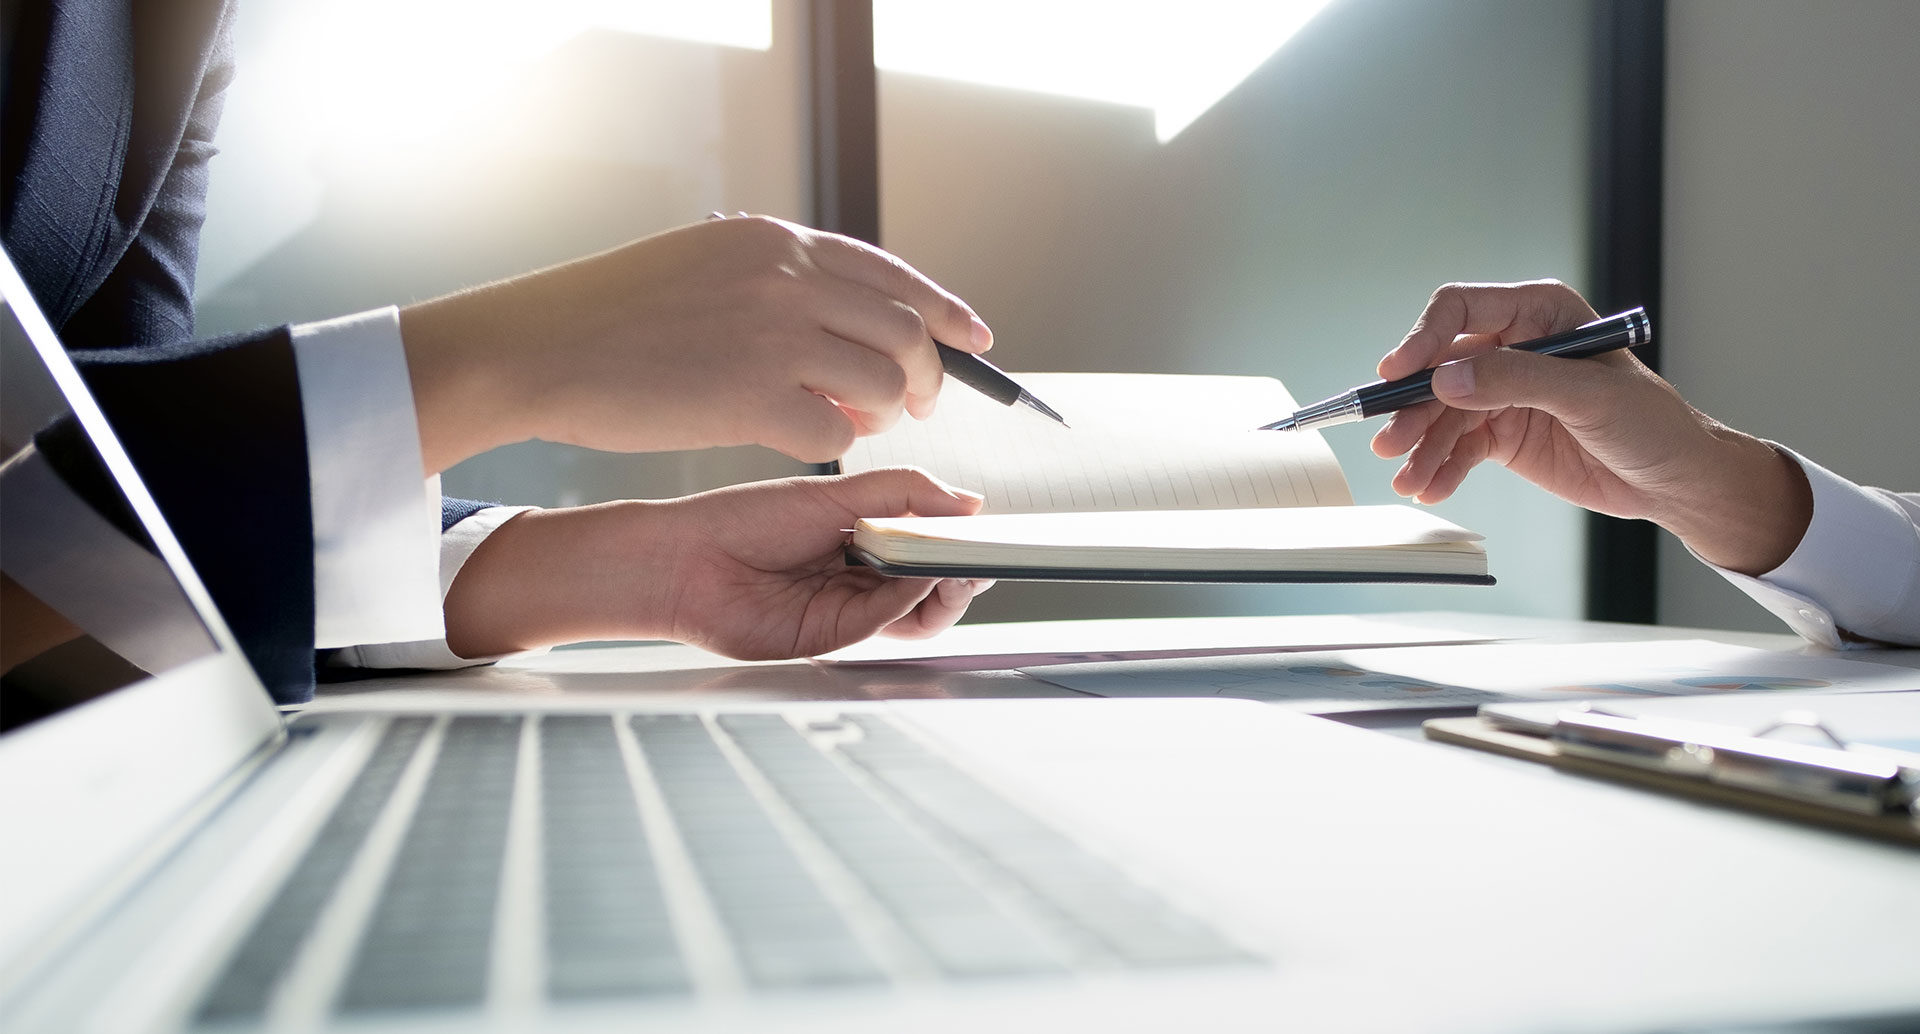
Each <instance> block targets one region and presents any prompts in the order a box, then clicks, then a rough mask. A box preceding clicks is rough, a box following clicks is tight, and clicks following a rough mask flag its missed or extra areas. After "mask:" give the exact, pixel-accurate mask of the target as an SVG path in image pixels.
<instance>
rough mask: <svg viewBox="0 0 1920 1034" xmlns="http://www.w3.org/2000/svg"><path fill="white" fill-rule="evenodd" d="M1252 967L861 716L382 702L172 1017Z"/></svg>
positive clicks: (891, 729) (884, 724) (234, 1018)
mask: <svg viewBox="0 0 1920 1034" xmlns="http://www.w3.org/2000/svg"><path fill="white" fill-rule="evenodd" d="M516 845H519V846H516ZM356 886H357V887H360V888H363V890H362V892H360V893H358V894H356V893H355V892H354V891H353V890H352V888H353V887H356ZM356 901H357V902H358V903H357V904H356ZM503 926H506V927H508V929H505V930H503ZM522 942H525V943H522ZM515 945H519V947H515ZM529 945H531V946H529ZM516 952H517V953H516ZM1253 958H1254V957H1253V956H1252V955H1250V954H1249V953H1248V952H1246V951H1245V950H1244V949H1242V948H1240V947H1238V946H1237V945H1235V944H1233V943H1232V942H1231V941H1229V940H1227V939H1226V938H1225V937H1223V936H1222V935H1221V934H1220V933H1218V932H1217V931H1216V930H1214V929H1213V928H1212V927H1211V926H1209V925H1208V924H1206V923H1203V922H1201V921H1200V920H1198V919H1196V918H1194V917H1192V916H1191V915H1188V914H1187V913H1185V912H1183V911H1181V910H1179V909H1177V908H1175V907H1173V906H1172V905H1171V904H1170V903H1168V902H1167V901H1166V900H1164V899H1163V898H1161V897H1160V896H1159V895H1158V894H1156V893H1154V892H1153V891H1151V890H1149V889H1148V888H1146V887H1144V886H1143V885H1141V884H1140V883H1138V882H1136V881H1135V880H1133V879H1132V878H1131V877H1129V876H1128V875H1127V874H1126V873H1125V872H1124V871H1123V870H1122V869H1120V868H1119V867H1118V866H1116V865H1114V864H1113V863H1111V862H1109V861H1107V860H1105V859H1104V858H1101V857H1099V856H1097V855H1095V854H1093V853H1091V852H1089V851H1087V850H1086V849H1085V848H1083V847H1082V846H1080V844H1079V843H1077V842H1076V841H1075V840H1073V839H1072V838H1071V837H1069V836H1067V835H1066V834H1064V833H1062V832H1060V831H1059V830H1057V829H1055V828H1054V827H1052V826H1050V825H1048V824H1046V823H1045V822H1043V821H1041V820H1040V819H1038V818H1036V817H1034V816H1033V815H1031V814H1030V813H1028V812H1027V811H1025V810H1024V809H1022V808H1020V807H1018V806H1017V805H1015V804H1014V803H1012V802H1011V801H1009V800H1008V799H1007V798H1006V797H1004V796H1002V795H1001V794H1000V793H998V792H997V791H995V790H993V789H991V788H990V787H988V786H986V785H984V784H982V783H981V782H979V781H978V780H976V779H975V778H973V777H972V776H971V775H969V774H968V773H967V772H965V771H964V770H963V769H961V768H960V767H958V766H956V765H954V764H953V763H952V762H949V761H948V760H946V759H945V758H944V757H942V756H941V755H940V754H938V753H937V752H935V751H933V750H931V749H929V748H928V747H927V746H926V745H925V744H923V743H922V742H921V741H920V740H918V739H917V738H915V737H914V736H913V735H911V734H909V733H908V732H906V731H905V730H904V729H902V728H901V727H899V726H897V725H896V724H894V723H893V722H892V721H891V720H890V719H888V718H885V717H882V716H876V715H871V714H853V715H837V716H826V717H818V718H814V719H812V720H807V721H804V722H803V723H801V724H795V722H794V721H791V720H789V718H788V717H787V716H785V715H781V714H774V713H765V714H760V713H755V714H721V715H717V716H702V715H696V714H638V715H620V716H606V715H594V716H580V715H547V716H517V715H506V716H500V715H462V716H453V717H447V718H432V717H403V718H397V719H395V720H393V721H392V722H391V723H390V724H389V725H388V726H387V727H386V729H385V730H384V732H383V733H382V734H381V737H380V740H379V742H378V744H377V745H376V746H375V748H374V750H373V753H372V756H371V758H370V759H369V761H368V762H367V763H366V765H365V766H364V767H363V768H362V770H361V771H360V772H359V774H358V775H357V777H356V778H355V779H354V780H353V781H352V783H351V785H350V787H349V790H348V792H347V793H346V794H345V795H344V797H343V798H342V800H341V801H340V803H339V804H338V805H337V806H336V807H335V809H334V811H333V813H332V814H331V815H330V816H329V817H328V819H327V820H326V821H325V822H324V823H323V825H322V826H321V828H320V830H319V832H318V834H317V836H316V838H315V839H314V841H313V842H312V843H311V845H310V846H309V847H308V849H307V850H306V852H305V853H304V854H303V855H302V857H301V858H300V859H299V860H298V862H297V863H296V864H295V866H294V868H293V871H292V872H291V873H290V875H289V876H288V878H287V879H286V880H285V882H284V883H283V884H282V886H281V888H280V889H279V890H278V892H277V893H276V894H275V895H274V896H273V897H272V898H271V899H270V901H269V902H268V903H267V905H266V906H265V907H264V909H263V911H262V912H261V914H260V915H259V917H258V919H257V920H256V922H255V923H254V925H253V926H252V928H251V929H250V930H249V932H248V933H247V934H246V935H245V936H244V937H242V938H241V940H240V942H239V943H238V944H237V945H236V947H235V949H234V951H233V953H232V954H231V956H230V959H229V961H228V962H227V963H226V965H225V966H224V968H223V969H222V970H221V971H220V973H219V974H218V976H217V977H216V978H215V980H214V982H213V984H212V986H211V988H210V989H209V991H208V992H207V994H206V995H205V996H204V997H203V998H202V999H201V1001H200V1003H199V1006H198V1008H197V1011H196V1015H197V1019H198V1020H199V1022H200V1023H201V1024H203V1025H209V1026H221V1027H225V1026H252V1025H256V1024H262V1023H272V1022H277V1021H279V1020H284V1019H287V1018H289V1016H290V1015H293V1016H298V1015H302V1014H304V1015H306V1016H307V1017H308V1018H309V1019H312V1018H314V1017H313V1015H312V1014H314V1013H316V1012H317V1013H320V1014H323V1015H324V1014H332V1015H336V1016H339V1017H342V1018H351V1017H353V1016H357V1015H371V1014H379V1013H385V1012H390V1011H393V1010H403V1009H404V1010H413V1009H473V1008H481V1007H485V1006H488V1005H490V1004H493V1005H497V1004H500V1002H501V999H502V996H503V995H512V994H516V993H517V994H519V995H521V996H522V998H523V999H525V998H532V999H535V1000H538V1001H543V1002H545V1003H547V1004H548V1005H550V1006H559V1005H565V1004H568V1003H575V1002H597V1001H609V1000H612V1001H618V1000H645V999H650V998H660V999H670V998H686V997H689V996H701V995H714V994H733V993H744V994H752V993H754V992H756V991H776V990H781V989H794V988H807V987H825V986H863V985H886V984H915V983H927V982H933V983H939V982H948V981H965V980H972V979H978V978H994V977H1023V976H1038V975H1047V974H1064V973H1069V972H1075V971H1101V970H1108V971H1111V970H1121V969H1129V968H1136V967H1155V966H1167V965H1208V964H1220V963H1236V962H1249V961H1253ZM503 979H505V980H506V982H507V984H506V986H502V984H501V981H502V980H503ZM516 987H517V988H518V990H517V991H516V990H514V988H516ZM520 1004H521V1005H523V1006H524V1005H526V1004H528V1003H527V1002H526V1001H524V1000H523V1001H521V1002H520Z"/></svg>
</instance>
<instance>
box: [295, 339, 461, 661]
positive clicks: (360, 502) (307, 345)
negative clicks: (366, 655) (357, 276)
mask: <svg viewBox="0 0 1920 1034" xmlns="http://www.w3.org/2000/svg"><path fill="white" fill-rule="evenodd" d="M292 336H293V357H294V363H295V366H296V368H297V369H298V370H299V375H300V398H301V409H302V411H303V414H304V417H305V421H306V431H307V467H308V477H309V480H310V487H311V490H312V501H313V587H314V629H313V632H314V645H315V646H317V647H319V648H322V649H325V648H328V647H337V646H349V645H352V644H355V643H377V642H392V641H394V640H402V639H424V638H429V637H444V636H445V635H446V631H445V623H444V619H443V617H442V615H441V611H440V594H439V591H438V589H439V554H440V479H439V478H438V477H422V475H421V473H420V471H421V459H420V431H419V426H418V423H417V421H416V417H415V414H414V409H413V385H412V382H411V381H410V380H409V378H408V373H407V357H406V351H405V349H404V348H403V347H402V345H401V341H400V310H399V309H397V308H395V307H393V306H388V307H386V308H384V309H375V310H373V311H371V312H364V313H360V314H358V315H355V316H343V317H341V318H339V319H333V320H327V321H325V322H322V323H305V324H299V325H296V326H295V327H293V331H292Z"/></svg>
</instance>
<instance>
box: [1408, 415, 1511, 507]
mask: <svg viewBox="0 0 1920 1034" xmlns="http://www.w3.org/2000/svg"><path fill="white" fill-rule="evenodd" d="M1492 448H1493V433H1492V432H1491V431H1489V430H1488V429H1487V426H1486V425H1485V424H1482V425H1480V426H1479V427H1476V428H1474V429H1473V430H1471V431H1469V432H1467V433H1466V434H1463V435H1461V436H1460V438H1459V439H1458V440H1457V441H1455V442H1454V443H1453V451H1452V453H1451V454H1450V455H1448V456H1447V461H1446V462H1445V463H1442V464H1441V465H1440V469H1439V470H1436V471H1434V472H1433V477H1431V478H1429V479H1428V481H1427V484H1426V487H1425V488H1423V489H1421V491H1420V494H1419V495H1418V496H1416V498H1417V499H1419V500H1420V501H1421V502H1423V503H1429V504H1431V503H1437V502H1441V501H1443V500H1445V499H1447V498H1448V497H1449V496H1451V495H1453V493H1454V491H1455V490H1457V489H1458V488H1459V487H1460V484H1461V482H1464V481H1465V480H1466V479H1467V474H1468V473H1469V472H1471V471H1472V470H1473V468H1474V467H1476V466H1479V465H1480V463H1481V461H1483V460H1485V459H1486V458H1487V456H1488V455H1489V454H1490V452H1491V450H1492Z"/></svg>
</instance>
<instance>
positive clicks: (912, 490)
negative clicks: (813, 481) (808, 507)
mask: <svg viewBox="0 0 1920 1034" xmlns="http://www.w3.org/2000/svg"><path fill="white" fill-rule="evenodd" d="M837 487H838V488H839V490H840V493H839V495H840V503H841V505H843V506H845V507H847V508H848V509H849V510H852V511H853V512H854V514H855V515H856V516H860V517H895V516H902V515H906V514H913V515H916V516H921V517H949V516H964V515H966V514H970V513H974V512H977V511H978V510H979V509H980V505H981V502H982V498H981V496H980V495H978V494H977V493H974V492H969V491H967V490H966V489H964V488H956V487H954V486H952V485H948V484H946V483H944V482H942V481H940V480H938V479H937V478H935V477H933V476H932V475H930V474H928V473H926V472H925V471H921V470H915V469H913V468H911V467H882V468H879V469H877V470H868V471H862V472H861V473H858V474H850V475H848V476H846V477H844V478H842V479H841V480H840V482H839V484H838V486H837Z"/></svg>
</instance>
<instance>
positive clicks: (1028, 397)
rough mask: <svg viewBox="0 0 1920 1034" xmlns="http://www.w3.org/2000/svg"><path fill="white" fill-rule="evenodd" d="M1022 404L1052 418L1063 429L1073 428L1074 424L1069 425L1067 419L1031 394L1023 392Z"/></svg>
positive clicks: (1021, 394) (1021, 396)
mask: <svg viewBox="0 0 1920 1034" xmlns="http://www.w3.org/2000/svg"><path fill="white" fill-rule="evenodd" d="M1020 404H1021V405H1023V406H1027V407H1029V408H1031V409H1033V410H1035V411H1037V412H1039V413H1042V414H1044V415H1046V416H1049V417H1052V418H1053V420H1054V422H1055V423H1058V424H1059V425H1060V426H1061V427H1068V428H1070V427H1072V426H1073V425H1072V424H1069V423H1067V421H1066V418H1065V417H1062V416H1061V415H1060V414H1058V413H1056V412H1054V411H1053V407H1052V406H1049V405H1047V404H1046V403H1045V402H1042V401H1040V400H1039V399H1037V398H1034V397H1033V395H1032V393H1031V392H1026V391H1022V392H1021V393H1020Z"/></svg>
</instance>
